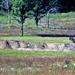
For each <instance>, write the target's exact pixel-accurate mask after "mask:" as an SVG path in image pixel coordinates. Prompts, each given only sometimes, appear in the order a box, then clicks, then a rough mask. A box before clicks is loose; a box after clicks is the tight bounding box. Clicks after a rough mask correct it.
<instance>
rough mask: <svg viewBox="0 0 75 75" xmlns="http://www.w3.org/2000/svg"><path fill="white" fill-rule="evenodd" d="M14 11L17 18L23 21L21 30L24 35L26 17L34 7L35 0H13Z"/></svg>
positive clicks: (20, 21)
mask: <svg viewBox="0 0 75 75" xmlns="http://www.w3.org/2000/svg"><path fill="white" fill-rule="evenodd" d="M12 1H13V4H12V11H13V14H14V15H15V19H16V20H17V21H18V22H19V23H21V25H22V26H21V30H22V36H23V24H24V22H25V19H26V18H28V17H29V12H30V11H31V10H32V8H33V4H32V2H33V0H12Z"/></svg>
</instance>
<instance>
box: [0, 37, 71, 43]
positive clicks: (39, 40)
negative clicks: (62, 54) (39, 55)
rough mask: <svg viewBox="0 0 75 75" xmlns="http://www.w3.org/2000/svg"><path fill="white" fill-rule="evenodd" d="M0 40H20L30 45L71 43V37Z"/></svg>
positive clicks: (7, 38)
mask: <svg viewBox="0 0 75 75" xmlns="http://www.w3.org/2000/svg"><path fill="white" fill-rule="evenodd" d="M0 40H19V41H25V42H30V43H70V42H71V41H70V40H69V37H39V36H23V37H21V36H16V37H15V36H0Z"/></svg>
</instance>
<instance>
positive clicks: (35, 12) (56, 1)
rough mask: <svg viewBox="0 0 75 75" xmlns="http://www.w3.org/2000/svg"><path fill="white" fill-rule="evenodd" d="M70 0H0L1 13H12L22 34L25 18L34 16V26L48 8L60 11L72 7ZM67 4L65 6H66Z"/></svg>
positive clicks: (48, 10)
mask: <svg viewBox="0 0 75 75" xmlns="http://www.w3.org/2000/svg"><path fill="white" fill-rule="evenodd" d="M71 1H72V0H0V10H1V14H3V12H4V11H5V12H8V15H10V13H12V15H13V16H14V19H15V20H16V21H18V22H19V23H21V25H22V26H21V30H22V36H23V24H24V22H25V20H26V19H27V18H34V20H35V23H36V26H38V22H39V20H40V19H41V18H42V17H44V16H45V15H47V14H49V13H50V11H51V10H50V9H51V8H53V9H52V10H55V9H54V8H56V7H57V8H58V9H59V10H60V11H63V10H66V11H68V9H69V8H70V9H71V8H74V6H73V3H74V2H75V1H74V0H73V3H72V4H70V2H71ZM66 5H67V6H66Z"/></svg>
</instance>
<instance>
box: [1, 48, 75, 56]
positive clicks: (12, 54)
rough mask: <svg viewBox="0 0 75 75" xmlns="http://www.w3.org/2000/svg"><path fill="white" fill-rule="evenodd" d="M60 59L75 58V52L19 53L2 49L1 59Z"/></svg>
mask: <svg viewBox="0 0 75 75" xmlns="http://www.w3.org/2000/svg"><path fill="white" fill-rule="evenodd" d="M1 56H2V57H60V56H75V52H58V51H56V52H55V51H18V50H12V49H0V57H1Z"/></svg>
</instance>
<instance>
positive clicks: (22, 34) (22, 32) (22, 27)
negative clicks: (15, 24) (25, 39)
mask: <svg viewBox="0 0 75 75" xmlns="http://www.w3.org/2000/svg"><path fill="white" fill-rule="evenodd" d="M21 31H22V36H23V33H24V32H23V23H22V27H21Z"/></svg>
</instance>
